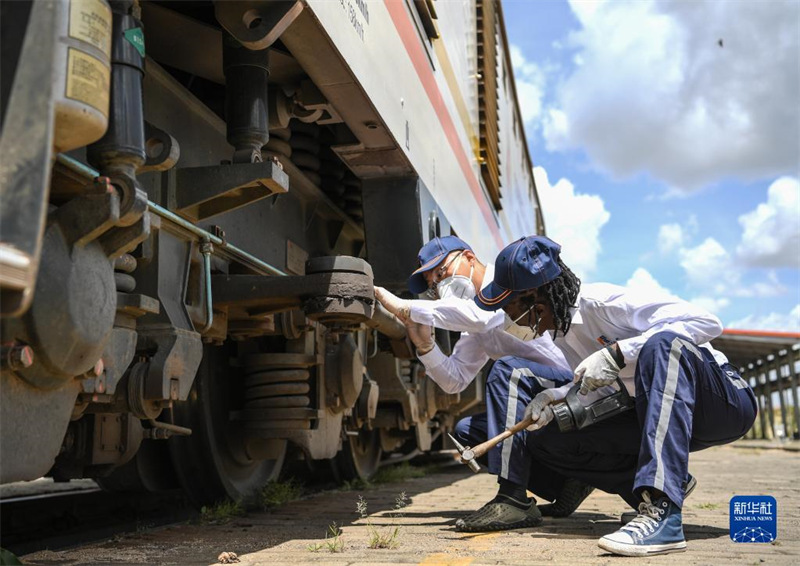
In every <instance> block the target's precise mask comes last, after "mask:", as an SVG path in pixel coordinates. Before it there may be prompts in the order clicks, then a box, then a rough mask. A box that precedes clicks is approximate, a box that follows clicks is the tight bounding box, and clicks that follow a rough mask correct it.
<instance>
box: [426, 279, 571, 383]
mask: <svg viewBox="0 0 800 566" xmlns="http://www.w3.org/2000/svg"><path fill="white" fill-rule="evenodd" d="M492 279H494V266H493V265H491V264H489V265H487V266H486V272H485V273H484V276H483V281H482V287H486V286H487V285H488V284H489V283H490V282H491V281H492ZM411 320H413V321H414V322H419V323H421V324H427V325H430V326H435V327H436V328H443V329H445V330H450V331H454V332H461V333H462V334H461V338H459V340H458V342H456V345H455V347H454V348H453V353H452V354H451V355H450V356H449V357H448V356H446V355H445V354H444V352H442V351H441V350H440V349H439V346H437V345H434V347H433V350H431V351H430V352H428V353H427V354H424V355H421V356H419V359H420V361H421V362H422V363H423V364H424V365H425V369H426V371H427V374H428V375H429V376H430V377H431V379H433V380H434V381H435V382H436V383H437V384H438V385H439V387H441V388H442V389H443V390H444V391H446V392H447V393H458V392H460V391H463V390H464V389H466V388H467V386H468V385H469V384H470V382H472V380H473V379H475V376H476V375H477V374H478V372H479V371H480V370H481V368H482V367H483V366H484V364H486V362H487V361H489V360H490V359H492V360H497V359H500V358H502V357H503V356H518V357H520V358H525V359H527V360H531V361H533V362H538V363H540V364H544V365H548V366H555V367H561V368H564V369H569V366H568V364H567V360H566V359H565V358H564V355H563V354H562V353H561V351H560V350H559V349H558V348H556V346H555V345H554V344H553V340H552V339H551V338H550V336H549V335H547V334H545V335H544V336H542V337H540V338H536V339H534V340H529V341H527V342H523V341H522V340H520V339H519V338H516V337H514V336H512V335H511V334H509V333H507V332H505V331H504V330H503V327H504V326H505V313H504V312H503V311H502V310H498V311H495V312H488V311H485V310H483V309H481V308H479V307H478V305H476V304H475V302H474V301H473V300H472V299H470V300H465V299H458V298H448V299H440V300H438V301H423V300H417V301H412V302H411Z"/></svg>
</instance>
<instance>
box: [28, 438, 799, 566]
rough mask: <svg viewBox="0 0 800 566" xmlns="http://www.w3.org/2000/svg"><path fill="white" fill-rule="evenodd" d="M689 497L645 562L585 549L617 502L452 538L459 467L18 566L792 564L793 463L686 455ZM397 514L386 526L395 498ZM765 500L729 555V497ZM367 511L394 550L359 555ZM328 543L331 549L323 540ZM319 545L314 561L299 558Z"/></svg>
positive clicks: (610, 526) (736, 451)
mask: <svg viewBox="0 0 800 566" xmlns="http://www.w3.org/2000/svg"><path fill="white" fill-rule="evenodd" d="M690 469H691V471H692V473H693V474H694V475H695V476H696V477H697V479H698V481H699V484H698V488H697V490H696V491H695V492H694V493H693V494H692V496H691V497H690V498H689V499H688V500H687V501H686V505H685V507H684V529H685V533H686V539H687V541H688V545H689V549H688V551H687V552H684V553H677V554H670V555H665V556H659V557H651V558H650V559H633V558H619V557H614V556H611V555H608V554H605V553H604V552H603V551H601V550H600V549H599V548H598V547H597V545H596V540H597V538H599V537H600V536H602V535H604V534H606V533H610V532H612V531H614V530H616V528H617V527H618V515H619V513H620V512H621V511H623V510H624V504H623V502H622V501H621V500H620V499H618V498H617V497H614V496H610V495H606V494H603V493H598V492H595V493H593V494H592V495H591V496H590V497H589V499H587V500H586V502H585V503H584V504H583V506H582V507H581V509H580V510H579V511H578V512H577V513H575V514H574V515H573V516H572V517H570V518H568V519H546V520H545V521H546V522H545V523H544V524H543V525H542V526H540V527H538V528H535V529H527V530H522V531H513V532H504V533H490V534H479V535H474V534H462V533H457V532H455V530H454V529H453V526H452V525H453V523H454V522H455V519H457V518H458V517H461V516H464V515H466V514H467V513H468V512H470V511H472V510H474V509H476V508H477V507H479V506H480V505H482V504H483V503H484V502H485V501H486V500H488V499H489V498H491V496H492V495H493V494H494V488H495V485H494V478H493V477H491V476H489V475H487V474H478V475H473V474H471V473H469V472H467V471H466V469H465V468H463V467H457V468H452V467H451V468H445V469H443V470H441V471H439V472H436V473H432V474H429V475H427V476H426V477H423V478H417V479H410V480H407V481H405V482H403V483H401V484H397V483H395V484H385V485H381V486H379V487H377V488H376V489H370V490H366V491H337V492H326V493H321V494H318V495H315V496H313V497H311V498H309V499H305V500H301V501H295V502H292V503H289V504H286V505H284V506H282V507H280V508H278V509H277V510H275V511H273V512H271V513H250V514H248V515H247V516H245V517H240V518H236V519H234V520H232V521H231V522H229V523H228V524H225V525H192V524H190V525H180V526H172V527H166V528H161V529H155V530H144V531H142V532H138V533H136V534H130V535H125V536H124V537H117V538H116V539H115V540H111V541H106V542H102V543H97V544H93V545H89V546H84V547H81V548H77V549H72V550H66V551H59V552H54V551H43V552H38V553H35V554H31V555H28V556H25V557H23V560H24V561H25V563H28V564H41V565H50V564H69V565H79V564H148V565H149V564H213V563H215V562H216V560H217V557H218V556H219V555H220V553H222V552H223V551H227V552H235V553H237V554H238V556H239V558H240V560H241V562H240V564H243V565H245V564H247V565H250V564H272V565H283V564H293V565H299V564H337V565H349V566H367V565H368V564H424V565H446V564H448V565H458V566H466V565H478V564H509V565H515V564H520V565H521V564H526V565H528V564H539V563H548V564H569V565H575V564H614V563H622V562H626V563H634V562H635V563H637V564H640V563H653V564H714V565H718V564H753V565H759V564H786V565H793V566H794V565H797V564H800V483H799V482H800V454H798V453H797V452H792V451H787V450H766V449H754V448H752V447H751V448H745V447H738V448H735V447H722V448H715V449H711V450H707V451H704V452H700V453H696V454H693V455H692V459H691V464H690ZM402 491H404V492H405V494H406V496H407V497H408V498H409V505H408V507H406V508H405V510H404V512H403V515H402V517H400V518H393V517H392V516H391V515H392V514H393V510H392V508H393V506H394V504H395V499H396V497H397V496H398V495H399V494H400V492H402ZM736 494H738V495H762V494H763V495H772V496H774V497H775V499H776V500H777V502H778V540H777V541H776V542H775V543H773V544H736V543H733V542H732V541H731V540H730V538H729V532H728V507H729V501H730V498H731V496H733V495H736ZM359 495H362V496H363V497H364V499H365V500H366V502H367V510H368V513H369V521H370V522H371V524H372V526H373V527H375V528H376V529H378V532H379V533H380V534H387V533H390V532H391V529H393V528H394V527H393V526H399V531H398V533H397V536H396V539H395V540H396V542H397V543H398V547H397V548H395V549H392V550H373V549H370V548H368V544H369V540H370V527H369V526H368V524H367V520H366V519H363V518H359V515H358V513H357V512H356V503H357V500H358V496H359ZM334 521H335V522H336V523H338V524H339V525H341V527H342V528H341V535H340V538H339V541H340V542H341V544H342V546H343V549H342V551H341V552H336V553H331V552H329V550H328V549H327V548H326V546H325V544H324V543H325V532H326V530H327V528H328V525H329V524H330V523H331V522H334ZM329 542H332V541H330V540H329ZM315 544H316V545H322V548H321V549H319V550H317V551H316V552H315V551H313V550H311V549H310V548H309V547H310V546H312V545H315Z"/></svg>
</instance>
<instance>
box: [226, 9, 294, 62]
mask: <svg viewBox="0 0 800 566" xmlns="http://www.w3.org/2000/svg"><path fill="white" fill-rule="evenodd" d="M302 11H303V3H302V2H300V0H291V1H275V0H225V1H220V0H215V2H214V15H215V16H216V17H217V21H218V22H219V23H220V24H221V25H222V27H224V28H225V29H226V30H227V32H228V33H230V34H231V35H232V36H234V37H235V38H236V39H237V40H238V41H239V42H240V43H241V44H242V45H244V46H245V47H247V48H248V49H253V50H258V49H266V48H267V47H269V46H270V45H272V44H273V43H275V41H276V40H277V39H278V38H279V37H280V36H281V34H282V33H283V32H284V31H286V28H288V27H289V26H290V25H291V23H292V22H293V21H294V20H295V18H297V16H299V15H300V12H302Z"/></svg>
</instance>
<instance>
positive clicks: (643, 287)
mask: <svg viewBox="0 0 800 566" xmlns="http://www.w3.org/2000/svg"><path fill="white" fill-rule="evenodd" d="M625 286H626V287H628V288H629V289H634V290H636V291H643V292H644V293H648V294H653V295H672V291H670V290H669V289H667V288H666V287H664V286H663V285H661V283H659V282H658V281H657V280H656V278H655V277H653V275H652V274H651V273H650V272H649V271H647V270H646V269H645V268H643V267H638V268H637V269H636V271H634V272H633V275H631V277H630V279H628V281H627V283H625Z"/></svg>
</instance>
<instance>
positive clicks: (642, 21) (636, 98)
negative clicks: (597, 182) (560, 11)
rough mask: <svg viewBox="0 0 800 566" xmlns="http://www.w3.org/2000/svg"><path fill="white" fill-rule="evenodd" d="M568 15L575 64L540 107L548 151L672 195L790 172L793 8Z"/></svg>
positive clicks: (614, 5)
mask: <svg viewBox="0 0 800 566" xmlns="http://www.w3.org/2000/svg"><path fill="white" fill-rule="evenodd" d="M571 6H572V10H573V12H574V13H575V15H576V17H577V18H578V20H579V21H580V23H581V24H582V29H580V30H579V31H578V32H575V33H573V34H571V35H570V37H569V38H568V41H567V42H565V43H566V44H567V45H568V46H569V47H572V48H574V49H576V50H577V52H576V54H575V55H576V56H577V57H578V58H579V60H580V61H581V64H580V65H578V66H576V67H575V69H574V70H573V72H572V74H571V75H569V76H568V77H567V78H566V80H565V81H564V82H563V84H562V85H561V88H560V89H559V91H558V94H557V97H556V102H555V104H554V105H553V108H548V109H545V112H544V114H545V119H544V121H543V124H544V129H543V132H544V136H545V141H546V145H547V148H548V149H549V150H551V151H555V150H568V149H583V150H585V151H586V152H587V154H588V156H589V157H590V159H591V160H592V161H593V162H594V163H595V164H596V165H598V166H600V167H601V168H602V169H605V170H608V171H610V172H612V173H613V174H615V175H617V176H627V175H631V174H635V173H637V172H640V171H647V172H650V173H651V174H652V175H654V176H655V177H657V178H659V179H661V180H663V181H664V182H665V183H667V184H668V185H670V186H671V187H672V188H673V190H677V191H680V190H684V191H686V190H691V189H696V188H699V187H702V186H703V185H706V184H709V183H713V182H716V181H719V180H721V179H723V178H726V177H730V176H734V177H738V178H743V179H756V178H765V177H770V176H776V175H781V174H785V173H789V172H794V171H796V170H797V156H798V154H800V129H799V128H798V127H797V124H798V122H800V110H799V109H800V105H798V104H797V100H798V99H800V88H799V87H798V85H800V79H799V76H800V70H799V69H800V65H798V64H797V57H798V52H799V51H800V40H799V39H798V38H800V3H797V2H794V1H791V0H786V1H771V2H712V1H707V2H675V1H673V2H655V1H653V0H640V1H637V2H612V1H606V2H577V1H574V2H572V3H571ZM719 40H722V41H723V45H722V46H720V45H719Z"/></svg>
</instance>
